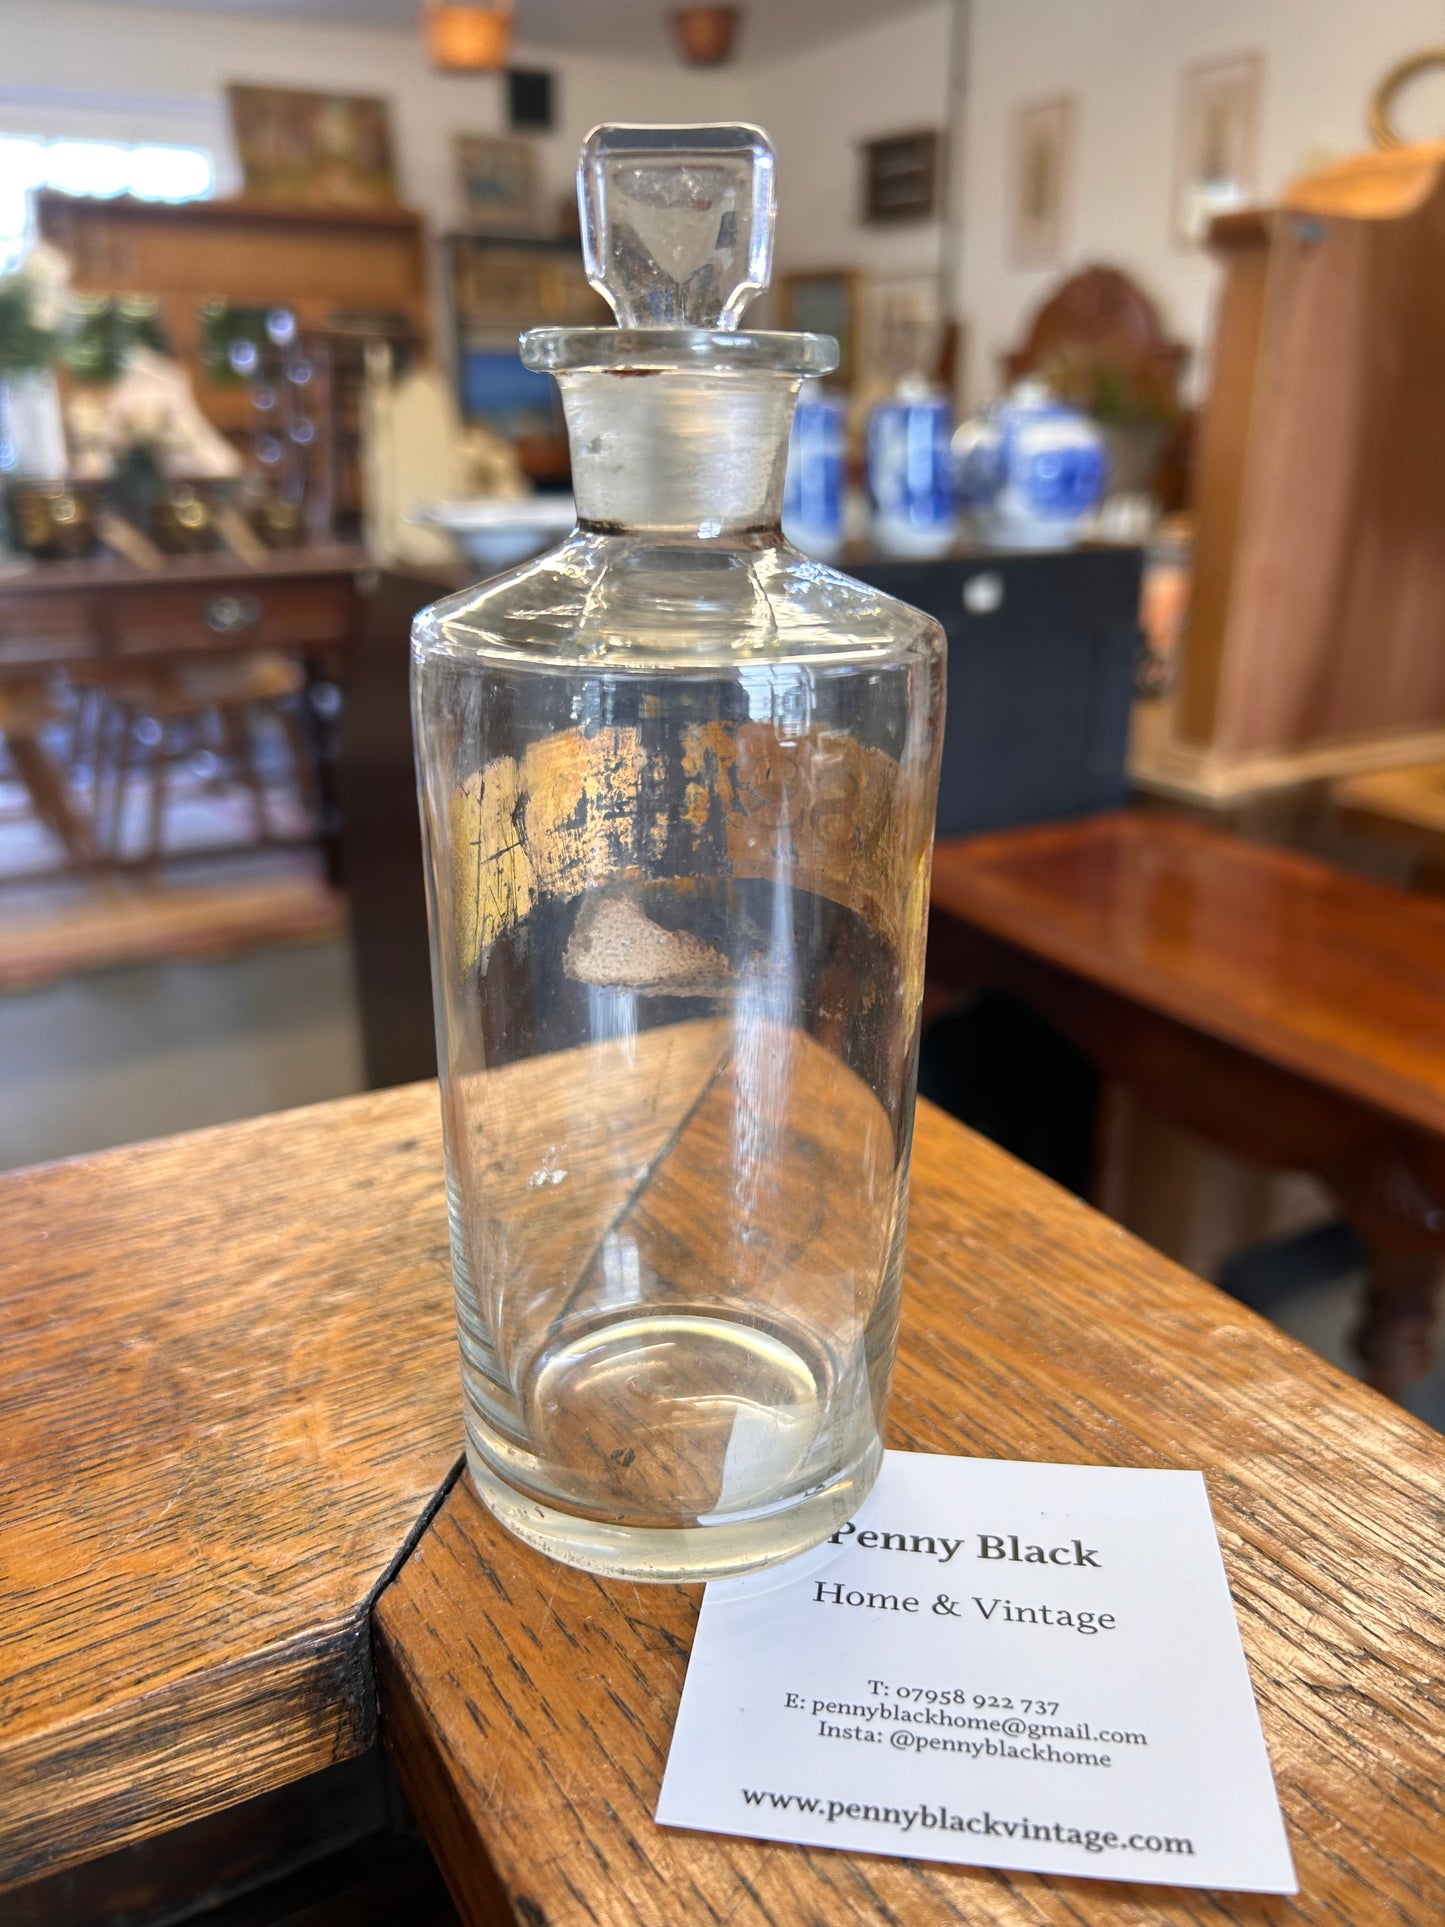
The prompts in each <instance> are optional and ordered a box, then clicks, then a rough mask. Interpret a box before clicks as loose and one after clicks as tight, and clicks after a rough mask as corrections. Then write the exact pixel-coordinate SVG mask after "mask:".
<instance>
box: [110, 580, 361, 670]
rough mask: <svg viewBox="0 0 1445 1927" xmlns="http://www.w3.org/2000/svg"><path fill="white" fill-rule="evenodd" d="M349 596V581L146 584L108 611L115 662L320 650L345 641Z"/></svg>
mask: <svg viewBox="0 0 1445 1927" xmlns="http://www.w3.org/2000/svg"><path fill="white" fill-rule="evenodd" d="M355 594H356V592H355V589H354V587H353V585H352V582H351V579H350V577H349V576H342V575H335V576H327V577H325V578H324V579H323V578H317V579H313V580H311V581H306V580H302V581H297V582H278V581H276V580H275V579H274V578H273V579H271V580H270V581H266V582H255V581H249V580H247V578H246V577H244V576H241V577H238V578H237V579H236V580H235V581H232V582H209V583H206V584H204V585H201V584H189V583H188V584H182V583H174V584H169V583H168V584H165V585H160V586H153V585H149V584H148V585H147V586H145V587H144V588H137V589H135V590H131V591H122V592H120V593H119V594H118V595H116V596H115V598H114V603H113V607H112V610H111V612H110V622H111V625H112V628H111V635H112V641H111V649H112V650H113V651H114V653H115V654H117V655H122V656H149V655H164V654H172V653H174V652H176V651H178V650H187V651H189V650H208V649H227V650H228V649H253V648H264V649H303V648H324V647H327V646H329V645H332V644H336V643H340V642H342V641H344V640H345V637H346V634H347V630H348V628H349V626H350V622H351V614H352V608H353V605H354V601H355Z"/></svg>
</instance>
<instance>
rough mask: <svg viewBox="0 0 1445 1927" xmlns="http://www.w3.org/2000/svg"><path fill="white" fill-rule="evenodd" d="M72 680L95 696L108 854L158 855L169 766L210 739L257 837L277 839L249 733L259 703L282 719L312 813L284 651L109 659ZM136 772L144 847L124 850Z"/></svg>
mask: <svg viewBox="0 0 1445 1927" xmlns="http://www.w3.org/2000/svg"><path fill="white" fill-rule="evenodd" d="M75 680H76V682H77V685H78V687H79V689H80V691H81V693H82V696H83V697H90V698H98V702H96V703H95V704H94V708H95V711H96V713H95V718H94V721H93V723H92V724H91V725H90V729H89V735H90V741H91V749H90V754H91V755H92V757H93V759H94V761H93V765H92V767H93V769H94V795H95V799H96V804H95V817H96V823H97V836H98V840H99V841H100V843H101V846H102V848H103V849H104V850H105V851H106V853H107V855H108V856H109V859H110V861H111V862H112V863H119V862H122V861H125V862H127V863H131V862H137V863H140V864H141V865H144V866H152V865H154V864H155V863H156V862H158V861H159V859H160V857H161V856H162V855H163V853H164V843H165V817H166V808H167V803H168V800H169V797H170V779H171V772H172V770H173V768H174V766H175V764H176V763H177V762H179V761H181V760H182V759H183V757H185V756H188V755H193V754H195V753H196V752H197V751H198V750H200V749H204V748H208V747H212V746H214V747H215V748H216V749H217V750H218V751H219V753H220V754H221V755H222V756H223V757H224V758H225V759H226V761H227V762H228V763H229V764H230V765H231V767H232V769H233V770H234V771H235V772H236V773H237V774H238V775H239V777H240V778H241V780H242V781H243V782H244V784H245V786H246V788H247V789H248V790H249V792H250V795H251V802H252V807H253V809H254V812H255V820H256V838H257V841H258V842H260V843H263V844H264V843H270V842H273V841H275V840H276V835H275V831H274V829H273V825H272V821H271V816H270V813H269V811H268V808H267V798H266V782H265V778H264V774H263V772H262V769H261V766H260V762H259V760H258V758H257V754H256V744H255V738H254V734H253V730H254V725H255V722H256V720H257V713H258V712H261V711H266V712H270V713H271V714H273V715H274V716H275V717H276V718H277V720H278V721H279V722H280V724H281V727H282V730H283V732H284V735H285V738H286V742H287V744H288V746H289V750H290V758H291V766H292V773H293V776H294V779H295V782H296V785H297V788H298V789H299V791H300V793H301V797H302V800H303V802H304V804H305V806H306V809H307V812H308V814H309V815H310V816H311V817H312V818H313V819H314V817H315V816H316V812H317V797H316V779H315V772H314V769H313V767H312V761H311V749H310V745H309V743H308V742H307V740H306V735H305V731H304V729H303V727H302V724H301V719H300V714H299V707H300V698H301V695H302V692H303V690H304V688H305V675H304V672H303V671H302V669H301V667H300V666H299V664H297V663H295V662H293V661H292V660H291V659H290V658H289V657H286V656H283V655H280V654H277V653H275V652H274V651H267V652H265V653H260V654H255V655H238V656H234V657H220V658H206V659H201V658H195V659H190V658H185V657H182V658H180V659H179V660H178V661H177V662H176V663H175V664H174V665H173V666H170V667H166V668H160V669H156V668H139V669H135V670H128V669H126V668H123V667H120V666H118V665H113V664H105V665H101V666H97V667H96V668H94V669H90V670H87V671H85V672H82V673H80V674H78V675H77V677H76V678H75ZM146 724H149V725H150V727H149V729H147V728H146V727H145V725H146ZM78 733H79V732H78ZM137 780H139V781H141V782H143V783H144V784H145V785H146V788H147V806H146V817H145V820H146V834H145V838H144V841H143V843H142V845H141V848H140V850H139V851H138V852H135V853H131V854H129V855H128V854H127V853H126V851H125V848H124V836H125V818H126V803H127V799H128V796H129V795H130V794H131V792H132V790H133V786H134V784H135V783H136V781H137Z"/></svg>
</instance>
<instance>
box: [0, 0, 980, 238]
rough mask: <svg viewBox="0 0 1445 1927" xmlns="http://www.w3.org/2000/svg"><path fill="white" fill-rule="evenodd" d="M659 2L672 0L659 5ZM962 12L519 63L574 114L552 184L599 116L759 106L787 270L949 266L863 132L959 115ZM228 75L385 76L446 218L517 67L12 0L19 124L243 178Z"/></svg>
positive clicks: (2, 9) (436, 220) (0, 113)
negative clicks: (168, 145) (874, 179)
mask: <svg viewBox="0 0 1445 1927" xmlns="http://www.w3.org/2000/svg"><path fill="white" fill-rule="evenodd" d="M590 3H592V4H600V3H602V0H590ZM418 10H419V8H418ZM662 12H663V5H662V0H659V22H660V21H661V15H662ZM950 15H951V7H950V5H949V4H948V0H937V3H936V4H934V5H932V6H927V7H924V8H921V9H918V10H915V11H911V12H906V13H904V14H902V15H900V16H898V17H897V18H893V19H889V20H888V21H886V22H885V23H884V24H882V25H880V26H878V27H874V28H871V29H867V30H865V31H863V32H861V33H855V34H853V35H851V36H849V37H848V38H846V39H843V40H838V41H833V42H830V43H828V44H826V45H825V46H823V47H822V48H820V49H819V50H818V51H816V52H810V53H806V54H797V55H793V56H790V57H789V58H786V59H784V60H780V61H773V62H771V63H768V64H754V65H744V66H741V67H737V68H725V69H722V70H720V71H718V72H715V73H708V72H702V71H697V70H690V69H687V68H684V67H682V66H681V65H679V63H678V61H677V60H676V58H675V57H674V56H673V54H672V53H671V51H670V49H669V47H668V46H667V44H666V42H665V41H664V38H663V35H662V32H661V30H660V29H659V35H658V54H657V59H656V60H655V61H654V62H640V61H638V60H636V59H633V58H628V59H625V60H614V59H608V58H605V57H603V56H599V55H587V54H578V53H575V52H570V51H565V50H560V51H559V50H556V49H552V48H546V49H540V48H537V49H528V48H526V47H522V48H519V50H518V56H517V64H518V65H527V64H530V65H535V66H540V67H546V68H549V69H550V70H551V71H552V72H553V73H554V74H555V75H556V76H557V84H558V96H559V97H558V108H559V112H558V125H557V129H556V131H555V132H554V133H553V134H551V135H550V136H546V137H543V138H542V139H541V141H540V146H541V150H542V165H543V169H544V172H545V176H546V180H547V183H548V190H549V192H550V193H552V194H557V195H560V194H564V193H567V192H568V191H569V190H570V187H571V183H572V178H573V170H574V168H575V166H576V160H577V149H578V146H579V144H580V142H581V139H582V136H583V134H584V133H585V132H586V131H587V129H588V128H589V127H591V126H593V125H594V124H595V123H596V122H597V121H599V120H629V119H631V120H652V121H656V120H671V119H676V120H708V119H732V118H738V119H745V120H752V121H757V122H760V123H761V124H762V125H763V126H764V127H766V128H767V129H768V130H769V131H770V132H771V133H772V134H773V135H774V138H775V139H776V141H777V143H778V148H779V163H780V186H781V196H782V216H781V221H780V226H779V235H778V261H779V266H780V268H782V269H787V268H793V267H797V268H802V267H838V266H844V265H858V266H862V267H865V268H868V269H871V270H873V271H875V272H878V273H898V272H910V271H914V270H917V269H921V268H931V267H934V266H936V264H937V262H938V258H939V246H940V241H941V236H942V229H941V227H940V225H939V224H937V223H928V224H925V225H923V226H921V227H916V226H915V227H906V228H902V229H893V230H881V229H876V228H871V229H870V228H864V227H862V226H861V224H860V223H859V222H858V220H857V199H858V186H857V165H858V156H857V146H858V143H859V142H860V141H863V140H866V139H868V138H869V137H870V136H872V135H876V134H888V133H898V132H903V131H907V130H909V129H912V128H916V127H928V126H938V125H941V124H942V122H943V119H944V106H945V89H946V78H947V70H948V33H949V22H950ZM230 80H253V81H274V82H277V83H280V84H283V85H287V86H297V87H307V86H324V87H329V88H337V89H343V90H344V89H350V90H352V91H355V92H358V93H366V92H371V93H378V94H384V95H385V96H386V97H387V98H388V99H389V100H390V101H391V103H392V123H393V130H394V135H395V141H396V149H397V161H398V167H399V172H400V176H401V192H402V196H403V198H404V199H405V200H406V201H407V203H408V204H409V205H410V206H412V207H415V208H418V209H419V210H420V211H421V212H422V213H423V214H425V215H426V216H427V218H428V220H429V221H430V222H431V223H432V224H433V226H434V227H436V228H438V229H443V228H446V227H449V226H452V225H454V224H455V222H456V220H457V218H458V215H459V211H460V210H459V207H458V204H457V196H456V185H455V178H454V169H453V165H452V152H451V140H452V136H453V134H455V133H459V132H479V133H487V132H496V131H500V130H501V129H502V128H503V127H504V126H505V116H506V106H505V100H504V97H503V91H502V83H501V81H500V80H498V79H494V78H490V77H486V76H482V77H478V78H475V79H471V78H450V77H446V76H442V75H438V74H434V73H432V72H431V71H430V69H429V68H428V66H427V62H426V55H425V50H424V48H423V45H422V40H421V34H420V30H419V29H417V30H415V31H405V32H384V31H374V30H368V29H358V28H345V29H339V28H335V27H328V26H322V25H318V24H314V23H312V24H307V23H304V22H296V21H285V20H258V19H255V18H247V17H245V16H234V15H233V16H230V17H222V16H218V15H217V14H214V13H206V14H188V13H184V12H177V11H170V10H159V9H156V10H150V9H145V8H131V7H125V8H121V7H114V6H88V5H85V4H83V0H0V129H3V130H5V131H34V132H39V133H52V134H60V133H85V134H91V135H98V136H109V137H114V138H122V139H137V138H144V139H161V140H176V141H194V142H198V143H199V144H201V145H204V146H207V147H209V148H211V149H212V151H213V152H216V153H217V154H218V155H219V156H220V158H221V162H222V182H221V189H222V192H227V191H230V190H231V189H233V188H235V187H236V186H238V185H239V176H238V172H237V169H236V166H235V161H234V157H233V155H232V152H231V144H230V137H229V132H228V129H227V124H226V114H225V102H224V92H223V90H224V87H225V84H226V82H227V81H230Z"/></svg>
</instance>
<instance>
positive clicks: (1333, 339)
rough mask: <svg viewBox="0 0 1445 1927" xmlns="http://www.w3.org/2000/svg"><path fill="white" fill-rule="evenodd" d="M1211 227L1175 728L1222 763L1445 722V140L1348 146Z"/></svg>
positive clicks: (1415, 731) (1414, 732)
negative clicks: (1210, 360)
mask: <svg viewBox="0 0 1445 1927" xmlns="http://www.w3.org/2000/svg"><path fill="white" fill-rule="evenodd" d="M1212 245H1213V247H1214V250H1215V253H1216V255H1217V256H1218V257H1219V258H1220V260H1221V263H1222V265H1223V269H1224V285H1223V289H1222V294H1221V300H1220V307H1219V315H1218V328H1217V333H1216V342H1215V351H1214V369H1213V378H1212V384H1211V390H1210V394H1209V398H1208V401H1207V403H1206V406H1205V408H1204V411H1203V416H1202V420H1201V429H1200V441H1199V456H1198V496H1197V509H1198V540H1197V548H1196V574H1195V589H1194V599H1193V607H1192V610H1191V614H1190V622H1189V636H1188V648H1187V654H1186V659H1185V668H1184V683H1183V688H1182V690H1181V692H1180V698H1179V704H1178V720H1177V731H1178V736H1179V737H1180V738H1181V739H1182V740H1183V742H1184V743H1186V744H1188V745H1192V746H1194V747H1196V748H1197V749H1199V750H1200V751H1203V752H1205V753H1206V754H1207V755H1208V756H1209V757H1210V758H1211V759H1212V760H1213V761H1214V762H1215V763H1217V764H1219V765H1220V766H1225V765H1228V764H1230V763H1239V762H1242V761H1246V760H1248V759H1255V760H1258V759H1260V758H1265V757H1275V758H1279V757H1284V756H1289V755H1292V754H1294V753H1297V752H1301V751H1305V750H1310V749H1312V748H1315V747H1318V746H1321V745H1351V744H1353V745H1359V744H1361V743H1369V742H1372V741H1375V742H1379V741H1382V740H1384V741H1387V740H1388V739H1390V738H1392V737H1400V738H1402V739H1408V738H1411V737H1413V738H1415V740H1416V742H1417V743H1418V738H1419V735H1420V733H1421V732H1423V731H1428V730H1438V729H1441V728H1445V548H1442V546H1441V543H1440V540H1439V533H1440V530H1441V528H1442V527H1445V357H1442V355H1441V351H1440V344H1441V342H1442V341H1445V269H1442V262H1445V142H1441V143H1434V144H1431V145H1428V146H1420V147H1413V148H1402V149H1398V150H1395V151H1393V152H1390V153H1380V154H1368V155H1362V156H1360V157H1358V158H1356V159H1354V160H1350V161H1346V162H1342V163H1341V164H1340V165H1339V166H1337V167H1334V168H1331V169H1330V170H1328V171H1327V172H1326V173H1324V174H1321V175H1319V176H1316V177H1314V178H1313V179H1310V180H1306V181H1303V182H1300V183H1298V184H1297V185H1296V186H1295V187H1294V188H1292V189H1291V190H1290V191H1289V192H1288V193H1287V194H1286V195H1285V197H1284V202H1283V205H1282V206H1281V207H1280V208H1279V209H1278V210H1276V211H1272V212H1269V213H1266V214H1259V213H1251V214H1241V215H1234V216H1230V217H1227V218H1226V219H1224V220H1221V221H1219V222H1216V224H1215V227H1214V231H1213V235H1212ZM1407 753H1409V754H1416V753H1418V752H1417V750H1416V749H1415V748H1408V750H1407Z"/></svg>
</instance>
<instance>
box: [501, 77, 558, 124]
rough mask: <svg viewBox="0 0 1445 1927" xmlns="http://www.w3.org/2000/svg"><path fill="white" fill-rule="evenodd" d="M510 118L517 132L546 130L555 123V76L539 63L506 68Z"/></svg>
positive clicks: (508, 116)
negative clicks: (553, 110) (553, 88)
mask: <svg viewBox="0 0 1445 1927" xmlns="http://www.w3.org/2000/svg"><path fill="white" fill-rule="evenodd" d="M507 120H508V124H509V125H510V127H511V129H512V131H513V132H514V133H517V132H519V131H520V130H521V129H523V128H525V129H527V130H528V131H529V132H531V133H537V134H545V133H548V132H550V131H551V127H552V76H551V74H549V73H545V72H544V71H543V70H542V69H541V68H539V67H511V68H509V69H508V70H507Z"/></svg>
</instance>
